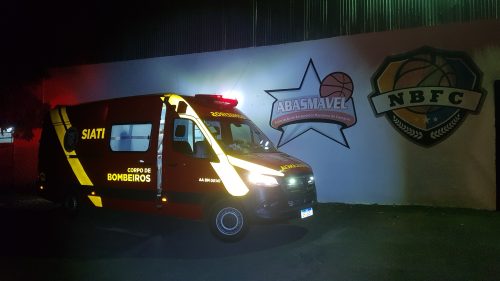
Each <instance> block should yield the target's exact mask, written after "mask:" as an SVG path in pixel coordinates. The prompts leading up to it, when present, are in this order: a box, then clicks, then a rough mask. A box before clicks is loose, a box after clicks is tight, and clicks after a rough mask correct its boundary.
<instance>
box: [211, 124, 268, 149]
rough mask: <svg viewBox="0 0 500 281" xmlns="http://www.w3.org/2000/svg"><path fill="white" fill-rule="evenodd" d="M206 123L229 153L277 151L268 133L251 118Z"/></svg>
mask: <svg viewBox="0 0 500 281" xmlns="http://www.w3.org/2000/svg"><path fill="white" fill-rule="evenodd" d="M205 124H206V125H207V127H208V129H209V130H210V132H211V133H212V135H213V136H214V137H215V138H216V139H217V141H218V142H219V144H220V145H221V146H222V148H223V149H224V150H225V151H226V152H227V153H234V154H249V153H266V152H277V150H276V148H275V147H274V145H273V144H272V143H271V141H270V140H269V139H268V138H267V137H266V135H264V133H262V131H260V130H259V129H258V128H257V126H255V125H254V124H253V123H252V122H251V121H249V120H223V119H222V120H205Z"/></svg>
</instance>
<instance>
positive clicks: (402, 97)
mask: <svg viewBox="0 0 500 281" xmlns="http://www.w3.org/2000/svg"><path fill="white" fill-rule="evenodd" d="M481 80H482V72H481V71H480V70H479V69H478V67H477V66H476V64H475V63H474V62H473V61H472V59H471V58H470V57H469V55H467V54H466V53H464V52H454V51H447V50H438V49H434V48H432V47H422V48H419V49H417V50H414V51H410V52H407V53H403V54H399V55H395V56H390V57H387V58H386V59H385V61H384V62H383V63H382V65H381V66H380V67H379V69H378V70H377V72H376V73H375V75H374V76H373V78H372V84H373V88H374V92H373V93H372V94H371V95H370V96H369V99H370V102H371V105H372V107H373V110H374V111H375V114H376V115H378V116H380V115H385V116H386V117H387V119H388V120H389V122H391V123H392V124H393V125H394V127H395V129H396V130H398V131H399V132H400V133H402V134H403V135H404V136H406V137H408V138H409V139H410V140H412V141H414V142H415V143H417V144H420V145H423V146H432V145H434V144H436V143H437V142H439V141H442V140H444V139H445V138H446V137H448V136H449V135H450V134H452V133H453V131H454V130H456V129H457V128H458V127H459V125H460V124H461V123H462V122H463V121H464V120H465V118H466V117H467V114H468V113H469V112H471V113H478V112H479V109H480V106H481V104H482V102H483V100H484V97H485V94H486V93H485V91H484V89H482V86H481Z"/></svg>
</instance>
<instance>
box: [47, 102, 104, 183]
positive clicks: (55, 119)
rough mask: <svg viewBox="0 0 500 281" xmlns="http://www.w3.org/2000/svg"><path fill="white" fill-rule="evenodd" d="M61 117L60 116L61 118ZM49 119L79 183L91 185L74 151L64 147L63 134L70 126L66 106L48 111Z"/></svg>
mask: <svg viewBox="0 0 500 281" xmlns="http://www.w3.org/2000/svg"><path fill="white" fill-rule="evenodd" d="M61 117H62V118H61ZM50 119H51V120H52V124H53V125H54V129H55V131H56V134H57V138H58V139H59V143H60V144H61V148H62V150H63V151H64V153H65V155H66V159H68V163H69V165H70V166H71V169H72V170H73V173H74V174H75V176H76V178H77V179H78V181H79V182H80V184H81V185H89V186H93V185H94V184H93V183H92V181H91V180H90V178H89V177H88V176H87V173H86V172H85V169H83V166H82V163H81V162H80V160H79V159H78V158H77V156H76V152H75V151H71V152H68V151H66V149H65V148H64V135H65V134H66V130H67V128H71V123H70V122H69V118H68V114H67V113H66V107H61V108H56V109H53V110H51V111H50Z"/></svg>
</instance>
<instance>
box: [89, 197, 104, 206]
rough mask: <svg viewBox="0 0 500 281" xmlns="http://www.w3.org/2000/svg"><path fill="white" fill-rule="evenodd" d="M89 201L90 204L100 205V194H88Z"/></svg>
mask: <svg viewBox="0 0 500 281" xmlns="http://www.w3.org/2000/svg"><path fill="white" fill-rule="evenodd" d="M88 197H89V199H90V201H92V204H94V206H96V207H102V200H101V196H95V195H88Z"/></svg>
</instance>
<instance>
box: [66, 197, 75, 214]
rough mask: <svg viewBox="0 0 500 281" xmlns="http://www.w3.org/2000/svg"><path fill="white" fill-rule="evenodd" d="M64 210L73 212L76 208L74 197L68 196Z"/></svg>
mask: <svg viewBox="0 0 500 281" xmlns="http://www.w3.org/2000/svg"><path fill="white" fill-rule="evenodd" d="M66 208H67V209H68V210H70V211H74V210H76V209H77V208H78V201H77V200H76V197H75V196H69V197H68V198H67V199H66Z"/></svg>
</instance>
